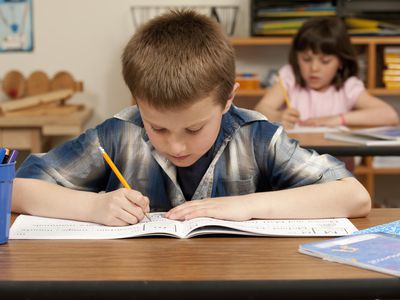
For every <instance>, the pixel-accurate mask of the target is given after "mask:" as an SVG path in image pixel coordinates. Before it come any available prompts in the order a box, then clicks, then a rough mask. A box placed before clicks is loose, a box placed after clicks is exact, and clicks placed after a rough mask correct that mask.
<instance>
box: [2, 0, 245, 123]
mask: <svg viewBox="0 0 400 300" xmlns="http://www.w3.org/2000/svg"><path fill="white" fill-rule="evenodd" d="M216 3H217V4H218V5H229V4H232V3H233V4H237V5H240V11H239V18H238V24H240V26H237V34H238V35H246V34H248V23H249V22H248V17H247V14H248V5H249V4H248V0H246V1H243V0H218V1H207V0H203V1H195V0H192V1H182V0H181V1H178V0H174V1H162V0H158V1H154V0H146V1H143V0H136V1H135V0H117V1H111V0H85V1H81V0H68V1H66V0H34V1H33V27H34V50H33V52H21V53H16V52H14V53H0V78H1V77H2V76H4V74H5V73H6V72H7V71H9V70H11V69H17V70H20V71H22V72H23V74H24V75H25V76H26V77H28V76H29V74H30V73H31V72H32V71H35V70H43V71H45V72H46V73H47V74H48V75H49V76H53V75H54V74H55V73H56V72H57V71H60V70H67V71H69V72H71V74H72V75H73V76H74V77H75V79H76V80H81V81H83V82H84V89H85V92H84V94H83V95H81V97H79V98H81V100H83V101H85V102H88V103H90V104H91V105H93V106H94V109H95V114H94V117H93V119H92V120H91V121H90V122H89V124H88V126H92V125H94V124H97V123H98V122H99V121H100V120H103V119H105V118H107V117H110V116H112V115H113V114H115V113H116V112H118V111H119V110H121V109H122V108H124V107H125V106H128V105H130V103H131V98H130V94H129V91H128V89H127V87H126V86H125V84H124V82H123V79H122V75H121V64H120V56H121V53H122V49H123V47H124V45H125V44H126V43H127V41H128V39H129V37H130V36H131V35H132V33H133V30H134V27H133V22H132V19H131V12H130V7H131V6H133V5H163V6H164V5H204V6H206V5H213V4H214V5H215V4H216Z"/></svg>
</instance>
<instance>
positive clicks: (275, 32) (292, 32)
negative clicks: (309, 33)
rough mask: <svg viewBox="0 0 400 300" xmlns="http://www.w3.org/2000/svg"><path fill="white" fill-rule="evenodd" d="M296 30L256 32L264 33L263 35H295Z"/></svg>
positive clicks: (258, 32)
mask: <svg viewBox="0 0 400 300" xmlns="http://www.w3.org/2000/svg"><path fill="white" fill-rule="evenodd" d="M298 30H299V29H298V28H286V29H269V30H258V31H257V34H265V35H295V34H296V33H297V31H298Z"/></svg>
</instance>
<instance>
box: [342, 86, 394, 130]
mask: <svg viewBox="0 0 400 300" xmlns="http://www.w3.org/2000/svg"><path fill="white" fill-rule="evenodd" d="M344 118H345V121H346V125H349V126H384V125H396V124H398V123H399V116H398V114H397V112H396V111H395V109H394V108H393V107H392V106H390V105H389V104H387V103H386V102H385V101H383V100H381V99H379V98H377V97H374V96H372V95H371V94H370V93H368V92H367V91H364V92H362V93H361V94H360V96H359V97H358V99H357V101H356V104H355V106H354V109H353V110H352V111H350V112H348V113H346V114H344Z"/></svg>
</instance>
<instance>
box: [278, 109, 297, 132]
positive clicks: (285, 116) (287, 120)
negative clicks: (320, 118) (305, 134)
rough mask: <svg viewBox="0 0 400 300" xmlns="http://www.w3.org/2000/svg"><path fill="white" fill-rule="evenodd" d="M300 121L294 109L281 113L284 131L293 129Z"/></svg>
mask: <svg viewBox="0 0 400 300" xmlns="http://www.w3.org/2000/svg"><path fill="white" fill-rule="evenodd" d="M299 121H300V112H299V111H298V110H297V109H295V108H286V109H285V110H284V111H283V112H282V125H283V127H284V128H285V129H290V128H293V127H294V125H295V124H296V123H298V122H299Z"/></svg>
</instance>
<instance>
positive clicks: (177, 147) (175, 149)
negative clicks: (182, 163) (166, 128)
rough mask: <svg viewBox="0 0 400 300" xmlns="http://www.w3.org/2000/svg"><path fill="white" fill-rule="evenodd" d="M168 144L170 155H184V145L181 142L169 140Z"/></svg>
mask: <svg viewBox="0 0 400 300" xmlns="http://www.w3.org/2000/svg"><path fill="white" fill-rule="evenodd" d="M168 144H169V154H170V155H173V156H181V155H185V154H186V153H185V152H186V144H185V143H184V142H183V141H178V140H170V141H169V143H168Z"/></svg>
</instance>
